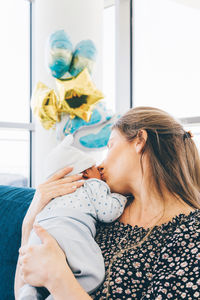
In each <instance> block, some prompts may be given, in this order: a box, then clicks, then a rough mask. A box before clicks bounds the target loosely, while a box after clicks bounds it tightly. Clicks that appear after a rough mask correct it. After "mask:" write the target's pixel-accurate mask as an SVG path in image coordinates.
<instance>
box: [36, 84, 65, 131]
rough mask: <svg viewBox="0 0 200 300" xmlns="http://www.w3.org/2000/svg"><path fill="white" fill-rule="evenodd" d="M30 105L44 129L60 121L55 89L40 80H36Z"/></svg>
mask: <svg viewBox="0 0 200 300" xmlns="http://www.w3.org/2000/svg"><path fill="white" fill-rule="evenodd" d="M31 107H32V110H33V113H34V115H35V116H37V117H38V118H39V120H40V122H41V123H42V126H43V127H44V128H45V129H50V128H51V127H52V126H53V125H54V124H55V123H56V122H60V115H59V112H58V100H57V97H56V94H55V91H54V90H53V89H50V88H48V87H47V86H46V85H45V84H43V83H42V82H38V84H37V86H36V89H35V91H34V93H33V96H32V99H31Z"/></svg>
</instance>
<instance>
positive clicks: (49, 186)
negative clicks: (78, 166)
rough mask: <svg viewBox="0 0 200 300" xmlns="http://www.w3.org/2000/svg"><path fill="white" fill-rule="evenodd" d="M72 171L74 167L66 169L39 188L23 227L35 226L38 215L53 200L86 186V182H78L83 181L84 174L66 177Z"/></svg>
mask: <svg viewBox="0 0 200 300" xmlns="http://www.w3.org/2000/svg"><path fill="white" fill-rule="evenodd" d="M72 170H73V167H66V168H64V169H62V170H60V171H58V172H57V173H55V174H54V175H53V176H51V177H50V178H49V179H48V180H47V181H45V182H44V183H42V184H40V185H39V186H38V188H37V189H36V192H35V195H34V197H33V200H32V202H31V205H30V206H29V209H28V211H27V213H26V216H25V218H24V220H23V226H26V225H27V224H32V225H33V222H34V220H35V217H36V215H37V214H38V213H39V212H40V211H41V210H42V209H43V208H44V206H45V205H47V203H48V202H49V201H50V200H51V199H53V198H56V197H58V196H62V195H65V194H70V193H72V192H74V191H75V190H76V189H77V188H78V187H80V186H82V185H83V184H84V181H81V182H80V181H78V180H80V179H82V174H77V175H72V176H67V177H64V176H65V175H67V174H68V173H70V172H71V171H72Z"/></svg>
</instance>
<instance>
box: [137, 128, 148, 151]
mask: <svg viewBox="0 0 200 300" xmlns="http://www.w3.org/2000/svg"><path fill="white" fill-rule="evenodd" d="M147 137H148V135H147V132H146V130H144V129H140V130H139V131H138V134H137V137H136V144H135V149H136V152H137V153H138V154H140V153H141V152H142V150H143V148H144V147H145V145H146V141H147Z"/></svg>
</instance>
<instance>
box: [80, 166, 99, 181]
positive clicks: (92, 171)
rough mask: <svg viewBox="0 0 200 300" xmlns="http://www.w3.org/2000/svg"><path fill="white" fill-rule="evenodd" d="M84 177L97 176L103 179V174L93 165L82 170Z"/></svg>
mask: <svg viewBox="0 0 200 300" xmlns="http://www.w3.org/2000/svg"><path fill="white" fill-rule="evenodd" d="M82 174H83V179H90V178H97V179H101V174H100V172H99V170H98V168H97V167H96V166H92V167H91V168H89V169H87V170H85V171H83V172H82Z"/></svg>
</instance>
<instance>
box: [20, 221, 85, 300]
mask: <svg viewBox="0 0 200 300" xmlns="http://www.w3.org/2000/svg"><path fill="white" fill-rule="evenodd" d="M34 230H35V231H36V234H37V235H38V236H39V238H40V239H41V241H42V244H41V245H34V246H27V245H26V246H24V247H21V248H20V250H19V253H20V257H19V264H20V269H21V274H22V278H23V280H24V281H25V282H27V283H29V284H31V285H33V286H45V287H46V288H47V289H48V290H49V292H50V294H51V295H52V296H53V297H54V299H55V300H66V299H70V300H80V299H83V300H89V299H91V297H90V296H88V294H87V293H86V292H85V291H84V290H83V289H82V287H81V286H80V285H79V283H78V281H77V280H76V278H75V277H74V275H73V273H72V271H71V269H70V268H69V266H68V264H67V262H66V257H65V254H64V252H63V250H62V249H61V248H60V247H59V245H58V244H57V242H56V240H55V239H54V238H53V237H52V236H51V235H50V234H49V233H48V232H47V231H46V230H45V229H43V228H42V227H41V226H38V225H36V224H35V225H34Z"/></svg>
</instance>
